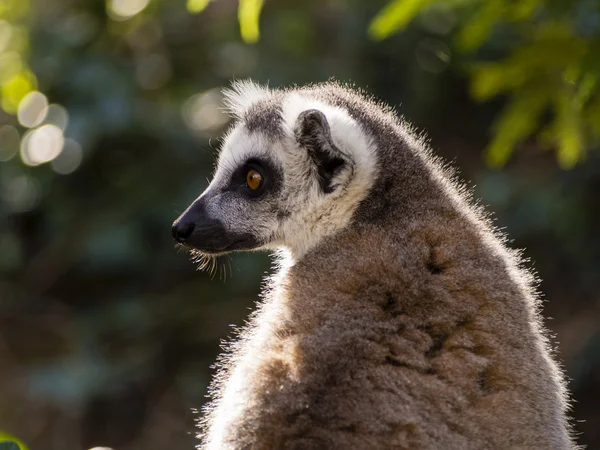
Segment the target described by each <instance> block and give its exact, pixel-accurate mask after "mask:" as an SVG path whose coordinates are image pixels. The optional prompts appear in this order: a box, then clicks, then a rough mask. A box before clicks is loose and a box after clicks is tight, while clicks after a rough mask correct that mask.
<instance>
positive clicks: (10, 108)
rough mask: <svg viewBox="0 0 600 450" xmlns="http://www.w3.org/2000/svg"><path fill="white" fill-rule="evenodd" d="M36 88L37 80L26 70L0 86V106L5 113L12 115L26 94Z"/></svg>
mask: <svg viewBox="0 0 600 450" xmlns="http://www.w3.org/2000/svg"><path fill="white" fill-rule="evenodd" d="M36 87H37V79H36V77H35V75H34V74H33V73H31V72H30V71H28V70H26V71H23V72H21V73H19V74H18V75H16V76H14V77H12V78H11V79H10V80H8V81H7V82H6V83H4V84H3V85H2V88H1V89H0V93H1V96H2V99H1V100H0V105H1V106H2V109H3V110H4V111H6V112H7V113H10V114H14V113H16V112H17V109H18V108H19V103H20V102H21V100H22V99H23V97H25V96H26V95H27V94H29V93H30V92H31V91H33V90H34V89H35V88H36Z"/></svg>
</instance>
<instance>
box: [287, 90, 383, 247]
mask: <svg viewBox="0 0 600 450" xmlns="http://www.w3.org/2000/svg"><path fill="white" fill-rule="evenodd" d="M311 109H316V110H318V111H320V112H322V113H323V114H324V115H325V117H326V118H327V122H328V123H329V127H330V131H331V138H332V140H333V142H334V144H335V146H336V147H337V149H338V150H339V151H341V152H342V153H344V154H345V155H346V156H348V157H349V159H350V160H352V161H353V163H354V167H353V168H351V169H349V170H348V171H344V173H343V175H342V176H348V177H350V178H349V179H348V180H347V183H345V182H344V180H342V186H343V187H342V188H339V189H337V190H336V191H334V192H332V193H330V194H325V193H323V192H322V191H321V190H320V189H318V188H317V187H316V185H314V184H313V185H310V186H307V188H308V189H307V190H306V191H305V194H306V197H305V198H303V199H302V202H303V205H302V207H301V208H295V210H296V211H297V213H296V214H292V215H291V216H290V217H289V218H288V219H286V220H285V221H284V223H283V225H282V233H281V234H282V235H283V236H282V244H283V245H284V246H286V247H288V248H289V249H291V251H292V254H293V256H294V257H295V258H298V257H299V256H301V255H303V254H304V253H306V252H307V251H308V250H310V249H311V248H312V247H314V246H315V245H317V244H318V242H319V241H321V240H322V239H324V238H325V237H326V236H329V235H331V234H333V233H335V232H336V231H340V230H342V229H343V228H345V227H346V226H348V224H349V223H350V221H351V219H352V215H353V214H354V212H355V211H356V209H357V208H358V205H359V204H360V202H361V201H362V200H363V199H364V198H365V197H366V196H367V195H368V193H369V191H370V189H371V187H372V186H373V183H374V181H375V177H376V176H377V173H376V172H377V154H376V151H375V144H374V143H373V140H372V139H371V138H370V137H369V135H368V134H367V133H365V131H364V130H363V128H362V126H360V124H358V123H357V122H356V121H355V120H354V119H352V118H351V117H350V115H349V114H348V113H347V112H346V111H345V110H343V109H342V108H338V107H335V106H331V105H328V104H325V103H323V102H320V101H319V100H317V99H314V98H312V97H310V96H304V95H301V94H300V93H298V92H290V93H289V94H287V95H286V96H285V98H284V100H283V105H282V111H283V113H282V115H283V127H284V133H285V135H286V137H287V141H288V142H289V143H290V145H291V146H292V147H296V149H294V150H293V151H288V152H289V153H292V154H298V153H299V152H301V151H302V150H303V149H300V148H298V147H299V145H298V143H297V142H296V137H295V128H296V122H297V120H298V116H299V115H300V114H301V113H302V112H303V111H307V110H311ZM289 162H290V161H289V158H286V163H288V164H285V163H284V164H285V165H284V167H285V168H286V169H285V170H286V172H288V171H290V172H296V171H297V170H294V167H293V166H294V164H291V165H290V164H289ZM290 166H291V167H290ZM290 206H291V205H290Z"/></svg>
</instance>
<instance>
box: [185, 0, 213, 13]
mask: <svg viewBox="0 0 600 450" xmlns="http://www.w3.org/2000/svg"><path fill="white" fill-rule="evenodd" d="M210 2H211V0H187V4H186V8H187V10H188V12H190V13H192V14H198V13H201V12H202V11H204V9H205V8H206V7H207V6H208V4H209V3H210Z"/></svg>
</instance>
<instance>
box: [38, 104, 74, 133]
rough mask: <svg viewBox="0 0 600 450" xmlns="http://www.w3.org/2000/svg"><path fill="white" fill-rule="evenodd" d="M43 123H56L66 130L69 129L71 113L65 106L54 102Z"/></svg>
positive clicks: (56, 125) (58, 126) (55, 124)
mask: <svg viewBox="0 0 600 450" xmlns="http://www.w3.org/2000/svg"><path fill="white" fill-rule="evenodd" d="M42 123H43V124H45V125H46V124H47V125H54V126H55V127H57V128H60V129H61V130H63V131H64V130H66V129H67V125H69V113H68V112H67V110H66V109H65V108H64V107H63V106H61V105H57V104H56V103H53V104H52V105H50V106H48V111H47V113H46V117H45V119H44V120H43V122H42Z"/></svg>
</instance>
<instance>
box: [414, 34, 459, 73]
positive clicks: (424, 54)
mask: <svg viewBox="0 0 600 450" xmlns="http://www.w3.org/2000/svg"><path fill="white" fill-rule="evenodd" d="M450 55H451V52H450V48H449V47H448V46H447V45H446V44H445V43H444V42H443V41H441V40H439V39H423V40H422V41H421V42H419V44H418V45H417V49H416V50H415V56H416V58H417V63H418V64H419V66H420V67H421V68H422V69H423V70H426V71H427V72H431V73H441V72H443V71H444V70H445V69H446V67H448V64H449V63H450Z"/></svg>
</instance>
